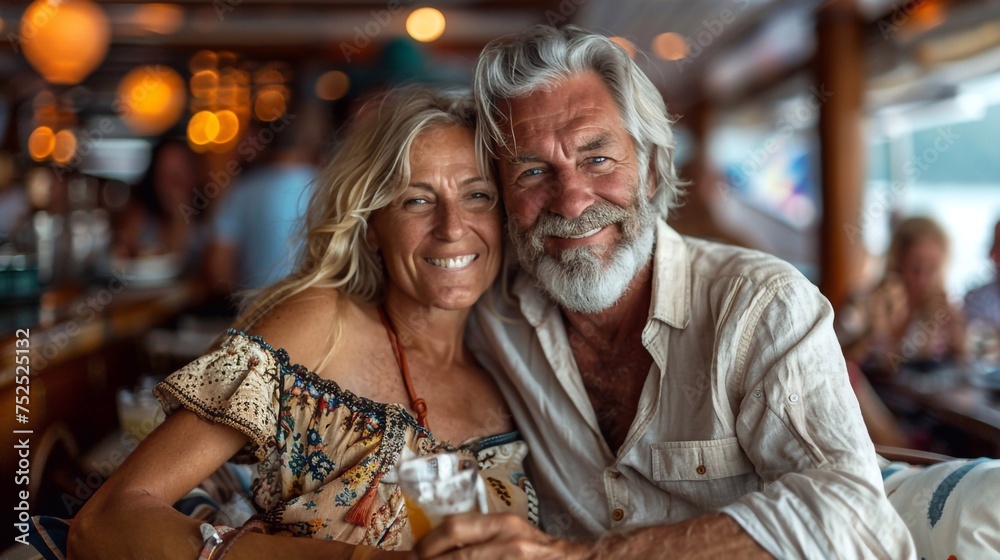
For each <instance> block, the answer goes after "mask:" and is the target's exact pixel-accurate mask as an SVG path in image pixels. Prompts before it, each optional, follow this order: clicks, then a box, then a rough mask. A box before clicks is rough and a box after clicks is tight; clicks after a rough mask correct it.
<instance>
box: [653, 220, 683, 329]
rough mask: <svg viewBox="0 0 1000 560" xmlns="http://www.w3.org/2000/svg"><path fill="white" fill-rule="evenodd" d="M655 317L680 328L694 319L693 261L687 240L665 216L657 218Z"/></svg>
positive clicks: (654, 288) (654, 268) (654, 284)
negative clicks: (690, 258) (692, 309)
mask: <svg viewBox="0 0 1000 560" xmlns="http://www.w3.org/2000/svg"><path fill="white" fill-rule="evenodd" d="M650 307H651V311H652V313H651V315H652V318H654V319H658V320H660V321H663V322H664V323H666V324H668V325H670V326H671V327H674V328H676V329H683V328H686V327H687V326H688V323H689V322H690V320H691V263H690V262H689V261H688V250H687V243H685V242H684V238H683V237H681V236H680V234H679V233H677V232H676V231H674V230H673V228H671V227H670V226H668V225H667V222H666V221H664V220H663V219H659V220H657V221H656V249H655V250H654V256H653V297H652V302H651V303H650Z"/></svg>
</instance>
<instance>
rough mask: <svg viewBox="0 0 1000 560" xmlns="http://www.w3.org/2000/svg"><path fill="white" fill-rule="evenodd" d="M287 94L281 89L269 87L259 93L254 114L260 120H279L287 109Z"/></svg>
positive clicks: (254, 105) (255, 101) (254, 106)
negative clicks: (283, 93)
mask: <svg viewBox="0 0 1000 560" xmlns="http://www.w3.org/2000/svg"><path fill="white" fill-rule="evenodd" d="M286 109H287V108H286V101H285V96H284V95H282V93H281V90H280V89H278V88H274V87H269V88H265V89H263V90H261V91H260V92H258V93H257V98H256V99H255V100H254V104H253V114H254V116H256V117H257V119H258V120H261V121H264V122H271V121H274V120H277V119H278V118H280V117H281V115H284V114H285V111H286Z"/></svg>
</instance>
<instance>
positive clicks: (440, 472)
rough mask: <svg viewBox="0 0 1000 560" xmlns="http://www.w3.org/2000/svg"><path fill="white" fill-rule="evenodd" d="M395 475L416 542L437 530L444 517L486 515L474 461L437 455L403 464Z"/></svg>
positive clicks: (477, 468)
mask: <svg viewBox="0 0 1000 560" xmlns="http://www.w3.org/2000/svg"><path fill="white" fill-rule="evenodd" d="M398 472H399V486H400V488H401V489H402V491H403V499H404V501H405V502H406V510H407V515H408V516H409V519H410V530H411V531H412V532H413V538H414V539H415V540H420V539H421V538H422V537H423V536H424V535H426V534H427V533H429V532H430V531H431V530H432V529H434V528H435V527H437V526H438V524H440V523H441V520H442V519H444V517H445V516H446V515H455V514H458V513H467V512H471V511H482V512H484V513H485V511H484V509H483V508H484V507H485V503H484V500H483V490H484V488H485V487H484V486H483V482H482V480H481V479H480V477H479V465H478V464H477V462H476V460H475V459H471V458H469V457H466V456H463V455H461V454H459V453H436V454H433V455H425V456H422V457H416V458H413V459H410V460H407V461H404V462H402V463H401V464H400V465H399V471H398Z"/></svg>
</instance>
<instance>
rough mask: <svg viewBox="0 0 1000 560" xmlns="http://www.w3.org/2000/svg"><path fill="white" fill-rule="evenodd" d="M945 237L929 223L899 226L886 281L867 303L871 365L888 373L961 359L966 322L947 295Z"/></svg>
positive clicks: (926, 220)
mask: <svg viewBox="0 0 1000 560" xmlns="http://www.w3.org/2000/svg"><path fill="white" fill-rule="evenodd" d="M947 258H948V236H947V234H946V233H945V231H944V229H942V228H941V226H940V225H939V224H938V223H937V222H935V221H934V220H932V219H930V218H925V217H914V218H907V219H905V220H903V221H902V222H900V224H899V225H898V226H897V227H896V230H895V231H894V232H893V236H892V241H891V243H890V245H889V254H888V255H887V258H886V273H885V278H884V279H883V280H882V282H881V283H880V284H879V286H878V287H877V288H876V289H875V291H874V292H873V293H872V295H871V297H870V298H869V300H868V311H869V317H870V328H871V331H870V335H869V337H868V341H869V360H870V361H872V362H874V363H875V364H876V365H879V366H881V367H882V368H887V369H888V370H889V371H898V369H899V368H900V367H901V366H902V365H904V364H913V365H916V366H918V367H921V366H922V365H923V364H927V365H930V364H934V363H938V362H942V361H950V360H959V359H961V358H962V357H963V340H964V322H963V320H962V316H961V313H960V312H959V311H958V310H957V309H955V308H954V307H953V306H952V305H951V304H950V303H949V302H948V296H947V294H946V292H945V276H944V270H945V264H946V263H947Z"/></svg>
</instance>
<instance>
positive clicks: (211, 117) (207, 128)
mask: <svg viewBox="0 0 1000 560" xmlns="http://www.w3.org/2000/svg"><path fill="white" fill-rule="evenodd" d="M220 128H221V126H220V125H219V117H217V116H215V113H213V112H211V111H200V112H198V113H195V114H194V115H193V116H192V117H191V120H190V121H188V128H187V136H188V140H190V141H191V142H192V143H193V144H196V145H198V146H204V145H205V144H208V143H209V142H214V141H215V139H216V138H218V137H219V129H220Z"/></svg>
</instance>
